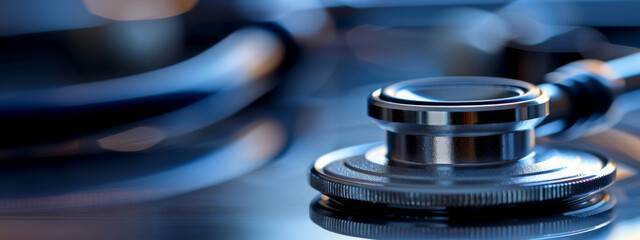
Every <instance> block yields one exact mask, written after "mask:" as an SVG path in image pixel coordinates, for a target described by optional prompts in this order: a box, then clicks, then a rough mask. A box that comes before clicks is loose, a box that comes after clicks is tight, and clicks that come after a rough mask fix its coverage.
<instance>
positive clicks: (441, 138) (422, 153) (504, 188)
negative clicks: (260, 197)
mask: <svg viewBox="0 0 640 240" xmlns="http://www.w3.org/2000/svg"><path fill="white" fill-rule="evenodd" d="M548 102H549V96H547V95H546V94H545V93H544V92H542V91H541V90H540V89H539V88H538V87H536V86H535V85H532V84H529V83H525V82H522V81H517V80H510V79H503V78H489V77H445V78H431V79H418V80H410V81H404V82H399V83H394V84H391V85H389V86H386V87H384V88H381V89H378V90H376V91H374V92H373V93H372V94H371V95H370V97H369V105H368V106H369V111H368V112H369V116H371V117H372V118H374V119H376V120H377V122H378V123H379V125H380V126H381V127H382V128H383V129H384V130H385V132H386V136H387V141H386V144H380V143H373V144H366V145H359V146H354V147H350V148H346V149H341V150H337V151H334V152H331V153H328V154H326V155H324V156H322V157H320V158H319V159H318V160H317V161H316V162H315V164H314V165H313V166H312V168H311V170H310V184H311V186H312V187H313V188H315V189H317V190H318V191H320V192H321V193H322V194H324V195H326V196H328V197H331V198H335V199H346V200H349V201H362V202H366V203H374V204H378V205H380V204H381V205H388V206H396V207H402V208H407V207H415V208H420V209H425V208H427V209H441V208H469V207H503V206H513V205H518V204H521V205H528V204H532V203H534V204H539V203H552V202H562V201H567V200H572V199H578V198H584V197H586V196H589V195H591V194H593V193H595V192H598V191H599V190H602V189H603V188H605V187H606V186H608V185H610V184H611V183H612V182H613V180H614V177H615V172H616V167H615V164H614V163H613V162H611V161H610V160H608V159H606V158H603V157H601V156H599V155H596V154H593V153H589V152H585V151H580V150H573V149H564V148H555V147H546V146H536V145H535V135H534V128H535V127H536V126H537V125H538V124H539V123H540V122H542V120H544V118H545V117H546V116H547V115H548V114H549V106H548Z"/></svg>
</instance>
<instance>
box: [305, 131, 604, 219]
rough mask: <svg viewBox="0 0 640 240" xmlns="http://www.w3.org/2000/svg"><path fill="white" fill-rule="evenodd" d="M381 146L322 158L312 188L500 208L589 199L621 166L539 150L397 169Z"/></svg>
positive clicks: (375, 199)
mask: <svg viewBox="0 0 640 240" xmlns="http://www.w3.org/2000/svg"><path fill="white" fill-rule="evenodd" d="M385 152H386V149H385V147H384V146H383V145H382V144H380V143H376V144H366V145H359V146H354V147H350V148H345V149H341V150H338V151H335V152H331V153H328V154H326V155H324V156H322V157H321V158H319V159H318V160H317V161H316V163H315V165H314V166H313V167H312V168H311V170H310V174H309V176H310V178H309V180H310V184H311V186H312V187H313V188H315V189H317V190H318V191H320V192H321V193H323V194H325V195H328V196H334V197H339V198H344V199H350V200H357V201H365V202H369V203H378V204H388V205H394V206H402V207H417V208H439V207H499V206H505V205H512V204H523V203H533V202H548V201H555V200H562V199H568V198H572V197H579V196H585V195H587V194H590V193H593V192H595V191H598V190H600V189H603V188H605V187H606V186H608V185H610V184H611V183H612V182H613V180H614V178H615V173H616V167H615V164H614V163H613V162H611V161H609V160H608V159H606V158H603V157H601V156H597V155H594V154H591V153H588V152H583V151H577V150H571V149H557V148H549V147H543V146H537V147H536V148H535V151H534V153H532V154H530V155H529V156H527V157H525V158H523V159H520V160H518V161H517V162H512V163H505V164H494V165H487V166H481V167H479V166H455V165H449V166H442V165H437V164H431V165H421V166H419V167H407V166H402V167H394V166H392V165H390V164H389V160H388V159H387V158H386V154H385Z"/></svg>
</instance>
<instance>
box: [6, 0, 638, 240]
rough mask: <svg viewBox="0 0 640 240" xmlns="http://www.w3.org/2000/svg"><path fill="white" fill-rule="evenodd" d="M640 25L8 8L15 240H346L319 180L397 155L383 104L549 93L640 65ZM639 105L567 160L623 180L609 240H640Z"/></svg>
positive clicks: (618, 13)
mask: <svg viewBox="0 0 640 240" xmlns="http://www.w3.org/2000/svg"><path fill="white" fill-rule="evenodd" d="M639 9H640V2H638V1H623V0H613V1H603V0H558V1H534V0H531V1H502V0H482V1H472V0H448V1H445V0H411V1H409V0H393V1H392V0H236V1H226V0H55V1H51V0H21V1H10V0H4V1H0V133H1V135H0V136H2V137H1V138H0V238H2V239H14V238H19V239H33V238H36V239H43V238H52V239H70V238H72V239H75V238H79V239H80V238H82V239H86V238H94V239H96V238H97V239H112V238H122V239H149V238H155V239H164V238H169V239H171V238H185V237H189V238H215V239H217V238H231V239H238V238H250V239H251V238H279V239H280V238H307V239H308V238H320V239H324V238H343V237H345V238H346V237H347V236H342V235H338V234H335V233H332V232H329V231H326V230H323V229H322V228H320V227H318V226H316V225H315V224H313V223H312V222H311V221H310V220H309V216H308V214H309V213H308V205H309V202H310V201H311V200H312V198H313V197H314V196H316V195H317V193H316V192H315V191H313V190H312V189H311V188H310V187H308V186H307V183H306V171H307V168H308V166H310V164H311V163H312V162H313V161H314V160H315V159H316V158H317V157H319V156H320V155H322V154H323V153H325V152H327V151H330V150H334V149H337V148H339V147H344V146H350V145H352V144H358V143H367V142H371V141H379V140H382V138H383V132H382V131H381V130H379V129H378V128H377V127H376V126H375V124H374V123H373V121H371V120H370V119H368V117H367V116H366V96H367V94H369V92H370V91H372V90H374V89H376V88H378V87H380V86H383V85H385V84H388V83H390V82H395V81H401V80H406V79H413V78H424V77H431V76H462V75H465V76H466V75H472V76H495V77H506V78H513V79H519V80H524V81H528V82H532V83H536V84H537V83H542V82H545V81H553V80H554V79H555V78H558V77H562V76H558V75H553V74H551V75H549V74H548V73H550V72H552V71H554V70H555V69H557V68H558V67H561V66H563V65H565V64H568V63H571V62H574V61H578V60H582V59H597V60H602V61H607V60H611V59H615V58H618V57H622V56H625V55H628V54H632V53H636V52H638V51H639V49H638V48H639V47H640V14H638V10H639ZM583 63H584V64H589V62H583ZM638 66H639V67H640V63H639V64H638ZM631 84H632V85H633V84H638V86H640V81H637V82H631ZM638 99H640V96H639V95H638V93H635V92H631V93H628V94H626V95H623V96H622V97H621V98H620V100H619V101H618V102H617V103H616V105H615V120H616V121H615V122H612V123H611V124H610V126H614V127H613V128H607V129H606V130H603V131H602V132H600V133H597V134H596V135H591V136H587V137H584V138H581V139H578V140H574V141H573V142H570V143H569V144H573V145H576V146H580V147H583V148H590V149H595V151H599V152H601V153H603V154H607V155H608V156H612V157H615V158H616V160H617V161H619V162H620V166H621V171H620V172H621V173H620V174H619V178H620V181H619V182H618V183H617V184H616V185H615V186H616V188H614V189H615V190H613V191H614V192H617V196H618V197H619V199H620V204H619V206H618V209H624V211H621V212H620V211H619V212H618V214H617V215H616V216H617V217H616V218H615V219H616V220H615V222H616V224H608V223H610V222H613V221H614V220H613V219H610V220H609V221H607V222H606V223H607V224H604V225H602V226H605V225H607V227H606V228H602V229H601V227H602V226H600V225H599V226H598V227H597V229H599V231H598V232H595V233H592V235H589V236H591V237H594V238H628V239H635V238H637V236H638V235H639V234H640V232H638V230H637V229H638V228H637V226H638V224H640V222H638V220H637V219H638V217H639V216H640V209H638V208H637V207H636V206H637V203H640V202H638V201H640V192H638V190H637V188H638V186H637V185H638V184H636V183H637V182H638V181H636V180H637V179H635V175H636V174H635V173H636V172H637V171H636V169H640V162H638V160H640V152H638V151H637V150H636V149H638V147H639V146H640V138H638V137H637V136H639V135H638V134H640V122H638V120H637V119H638V114H640V112H638V111H636V110H637V109H638V108H640V104H638V101H637V100H638ZM543 141H544V140H543ZM549 141H550V140H549ZM593 229H596V228H595V227H594V228H593ZM565 235H567V234H565ZM568 235H569V236H570V235H572V234H568Z"/></svg>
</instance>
